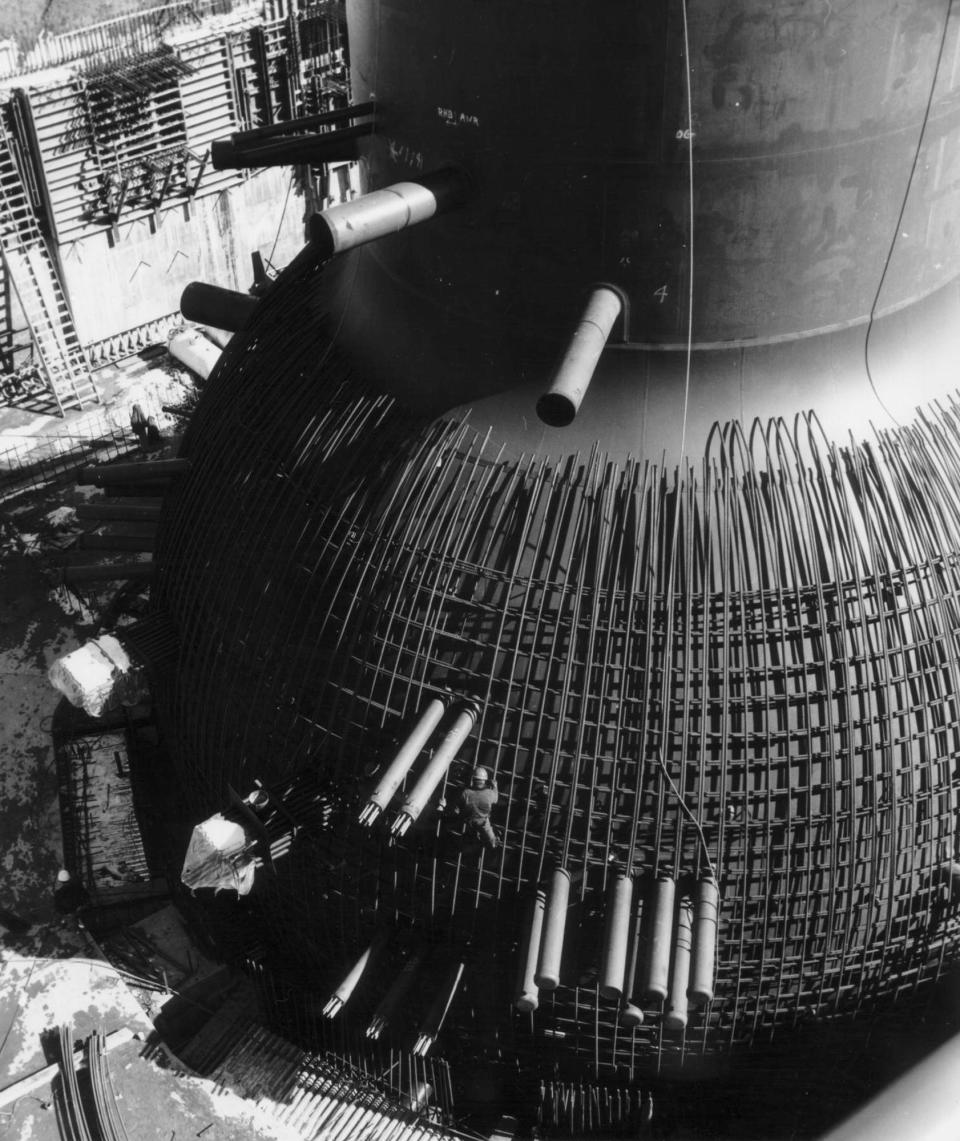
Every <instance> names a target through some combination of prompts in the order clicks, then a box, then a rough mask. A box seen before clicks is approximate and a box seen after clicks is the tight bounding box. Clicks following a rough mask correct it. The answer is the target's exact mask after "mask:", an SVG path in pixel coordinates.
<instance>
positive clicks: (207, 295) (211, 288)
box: [180, 281, 258, 333]
mask: <svg viewBox="0 0 960 1141" xmlns="http://www.w3.org/2000/svg"><path fill="white" fill-rule="evenodd" d="M257 305H258V301H257V299H256V297H251V296H250V294H249V293H238V292H237V290H235V289H222V288H221V287H220V286H219V285H208V284H207V283H206V282H205V281H191V282H190V284H189V285H188V286H187V287H186V288H185V289H184V291H183V293H181V294H180V312H181V313H182V314H183V315H184V317H186V319H187V320H188V321H197V322H199V323H200V324H201V325H213V327H214V328H216V329H226V330H227V332H228V333H236V332H239V331H240V329H242V328H243V327H244V325H246V323H247V321H249V320H250V318H251V316H252V315H253V311H254V309H256V307H257Z"/></svg>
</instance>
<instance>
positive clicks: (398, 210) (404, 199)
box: [310, 166, 469, 258]
mask: <svg viewBox="0 0 960 1141" xmlns="http://www.w3.org/2000/svg"><path fill="white" fill-rule="evenodd" d="M468 189H469V182H468V179H467V177H466V175H465V174H464V172H463V171H462V170H460V169H459V168H458V167H452V166H451V167H443V168H442V169H440V170H435V171H432V172H431V173H429V174H425V175H423V176H422V177H420V178H418V179H417V180H416V181H415V182H414V181H410V182H395V183H394V184H393V185H392V186H387V187H385V188H384V189H383V190H372V191H371V192H370V193H369V194H364V195H362V196H361V197H360V198H355V199H354V200H353V201H352V202H343V203H341V204H340V205H339V206H331V207H330V209H329V210H324V211H323V212H322V213H320V214H314V215H313V217H312V218H311V219H310V239H311V242H312V243H313V244H314V245H315V246H316V247H317V248H318V249H319V251H320V253H321V255H322V256H323V257H324V258H329V257H333V255H334V254H339V253H344V252H345V251H346V250H350V249H353V248H354V247H355V246H362V245H365V244H366V243H367V242H374V241H376V240H377V239H378V238H384V237H386V236H387V235H388V234H396V233H398V232H399V231H400V230H405V229H407V228H408V227H409V226H416V225H417V224H418V223H420V222H426V221H428V220H429V219H430V218H433V217H434V216H436V215H437V214H443V213H445V212H446V211H448V210H452V209H454V208H455V207H457V206H460V205H462V204H463V202H464V200H465V198H466V196H467V193H468Z"/></svg>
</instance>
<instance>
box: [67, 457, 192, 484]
mask: <svg viewBox="0 0 960 1141" xmlns="http://www.w3.org/2000/svg"><path fill="white" fill-rule="evenodd" d="M191 466H192V465H191V463H190V460H187V459H180V458H175V459H169V460H143V461H142V462H141V463H126V464H92V465H90V466H89V467H82V468H81V469H80V474H79V475H78V476H77V483H80V484H88V483H93V484H96V485H97V486H99V487H102V486H103V485H104V484H105V483H155V482H156V481H157V480H160V479H171V478H172V477H174V476H178V475H185V474H186V473H187V472H188V471H189V470H190V468H191Z"/></svg>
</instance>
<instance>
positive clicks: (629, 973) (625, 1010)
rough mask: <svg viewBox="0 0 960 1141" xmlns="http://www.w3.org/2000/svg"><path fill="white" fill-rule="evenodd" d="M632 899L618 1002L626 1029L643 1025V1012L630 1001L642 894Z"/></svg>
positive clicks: (636, 969)
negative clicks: (624, 964) (621, 986)
mask: <svg viewBox="0 0 960 1141" xmlns="http://www.w3.org/2000/svg"><path fill="white" fill-rule="evenodd" d="M637 888H638V890H637V892H636V895H635V897H634V903H633V908H632V914H631V916H630V934H629V936H628V942H627V963H626V969H625V970H624V972H623V997H622V998H621V1000H620V1025H621V1026H625V1027H627V1028H628V1029H632V1028H633V1027H634V1026H641V1025H642V1024H643V1011H642V1010H641V1009H640V1007H639V1006H637V1004H636V1003H634V1002H633V1001H632V999H633V996H634V994H635V992H636V988H637V986H638V984H639V982H640V979H639V977H638V975H639V973H640V959H641V948H642V946H643V940H642V922H643V892H642V891H640V890H639V884H638V885H637Z"/></svg>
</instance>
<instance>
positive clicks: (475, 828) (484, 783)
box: [439, 766, 497, 849]
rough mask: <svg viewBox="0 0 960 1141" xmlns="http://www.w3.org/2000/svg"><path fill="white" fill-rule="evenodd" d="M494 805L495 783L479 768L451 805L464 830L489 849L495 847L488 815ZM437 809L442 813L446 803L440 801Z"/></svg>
mask: <svg viewBox="0 0 960 1141" xmlns="http://www.w3.org/2000/svg"><path fill="white" fill-rule="evenodd" d="M496 803H497V783H496V781H494V780H491V778H490V774H489V773H488V772H487V770H486V769H485V768H482V767H480V766H478V767H477V768H475V769H474V770H473V772H472V773H471V775H470V785H469V787H468V788H463V789H461V790H460V792H459V794H458V795H457V797H456V799H455V801H454V803H453V811H454V812H455V813H456V814H457V815H458V816H459V817H460V818H461V819H462V820H463V824H464V830H465V831H466V832H467V833H473V834H475V835H476V837H477V839H478V840H480V842H481V843H483V844H485V845H486V846H487V847H488V848H490V849H494V848H496V847H497V834H496V832H494V830H493V825H492V824H491V823H490V813H491V811H492V809H493V806H494V805H495V804H496ZM439 807H440V811H441V812H442V811H443V809H444V808H445V807H446V802H445V801H443V800H441V801H440V805H439Z"/></svg>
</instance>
